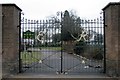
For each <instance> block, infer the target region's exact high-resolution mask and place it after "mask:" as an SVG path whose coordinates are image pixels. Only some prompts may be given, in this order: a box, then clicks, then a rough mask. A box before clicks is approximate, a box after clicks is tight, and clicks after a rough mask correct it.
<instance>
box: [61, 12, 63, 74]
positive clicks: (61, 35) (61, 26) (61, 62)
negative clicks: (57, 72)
mask: <svg viewBox="0 0 120 80" xmlns="http://www.w3.org/2000/svg"><path fill="white" fill-rule="evenodd" d="M62 16H63V15H62V12H61V73H62V72H63V49H62V43H63V41H62V35H63V34H62V29H63V28H62V27H63V22H62Z"/></svg>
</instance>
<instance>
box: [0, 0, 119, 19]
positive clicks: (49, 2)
mask: <svg viewBox="0 0 120 80" xmlns="http://www.w3.org/2000/svg"><path fill="white" fill-rule="evenodd" d="M118 1H120V0H0V2H1V3H15V4H16V5H18V6H19V7H20V8H21V9H22V12H23V13H24V16H25V17H27V18H30V19H44V18H47V17H49V16H51V15H56V12H58V11H65V10H68V11H69V10H74V11H76V14H77V15H78V16H79V17H82V18H96V17H98V16H99V15H100V12H101V11H102V8H104V7H105V6H106V5H107V4H108V3H109V2H118Z"/></svg>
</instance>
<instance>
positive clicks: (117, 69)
mask: <svg viewBox="0 0 120 80" xmlns="http://www.w3.org/2000/svg"><path fill="white" fill-rule="evenodd" d="M103 11H104V19H105V41H106V73H107V74H108V75H109V76H120V3H119V2H118V3H109V4H108V5H107V6H106V7H105V8H104V9H103Z"/></svg>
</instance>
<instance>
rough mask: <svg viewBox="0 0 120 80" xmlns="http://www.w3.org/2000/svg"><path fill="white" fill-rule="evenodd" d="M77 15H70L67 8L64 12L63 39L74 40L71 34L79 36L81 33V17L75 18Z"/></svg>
mask: <svg viewBox="0 0 120 80" xmlns="http://www.w3.org/2000/svg"><path fill="white" fill-rule="evenodd" d="M73 16H75V15H74V14H73V15H70V14H69V12H68V11H67V10H66V11H65V13H64V17H63V21H62V40H63V41H69V40H74V39H73V38H72V36H71V34H73V35H76V34H77V36H78V34H79V33H81V26H80V18H79V17H78V18H75V17H73Z"/></svg>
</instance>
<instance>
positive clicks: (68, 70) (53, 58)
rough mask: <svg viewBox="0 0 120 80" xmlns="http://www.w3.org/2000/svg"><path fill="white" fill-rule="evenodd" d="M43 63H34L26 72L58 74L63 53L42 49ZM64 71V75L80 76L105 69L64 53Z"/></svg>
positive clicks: (96, 63) (95, 63)
mask: <svg viewBox="0 0 120 80" xmlns="http://www.w3.org/2000/svg"><path fill="white" fill-rule="evenodd" d="M40 53H41V56H42V57H41V59H40V60H41V62H37V63H34V65H33V66H32V67H31V68H29V69H28V70H26V72H30V73H31V72H36V73H48V74H49V73H53V74H54V73H56V74H58V73H59V71H61V52H60V51H55V50H48V49H42V50H41V51H40ZM62 56H63V60H62V70H63V72H64V74H80V73H88V72H95V73H96V72H97V73H99V72H101V71H102V69H103V68H95V66H96V65H98V62H95V61H90V60H86V61H83V59H82V57H80V56H77V55H73V54H68V53H66V52H62Z"/></svg>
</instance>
